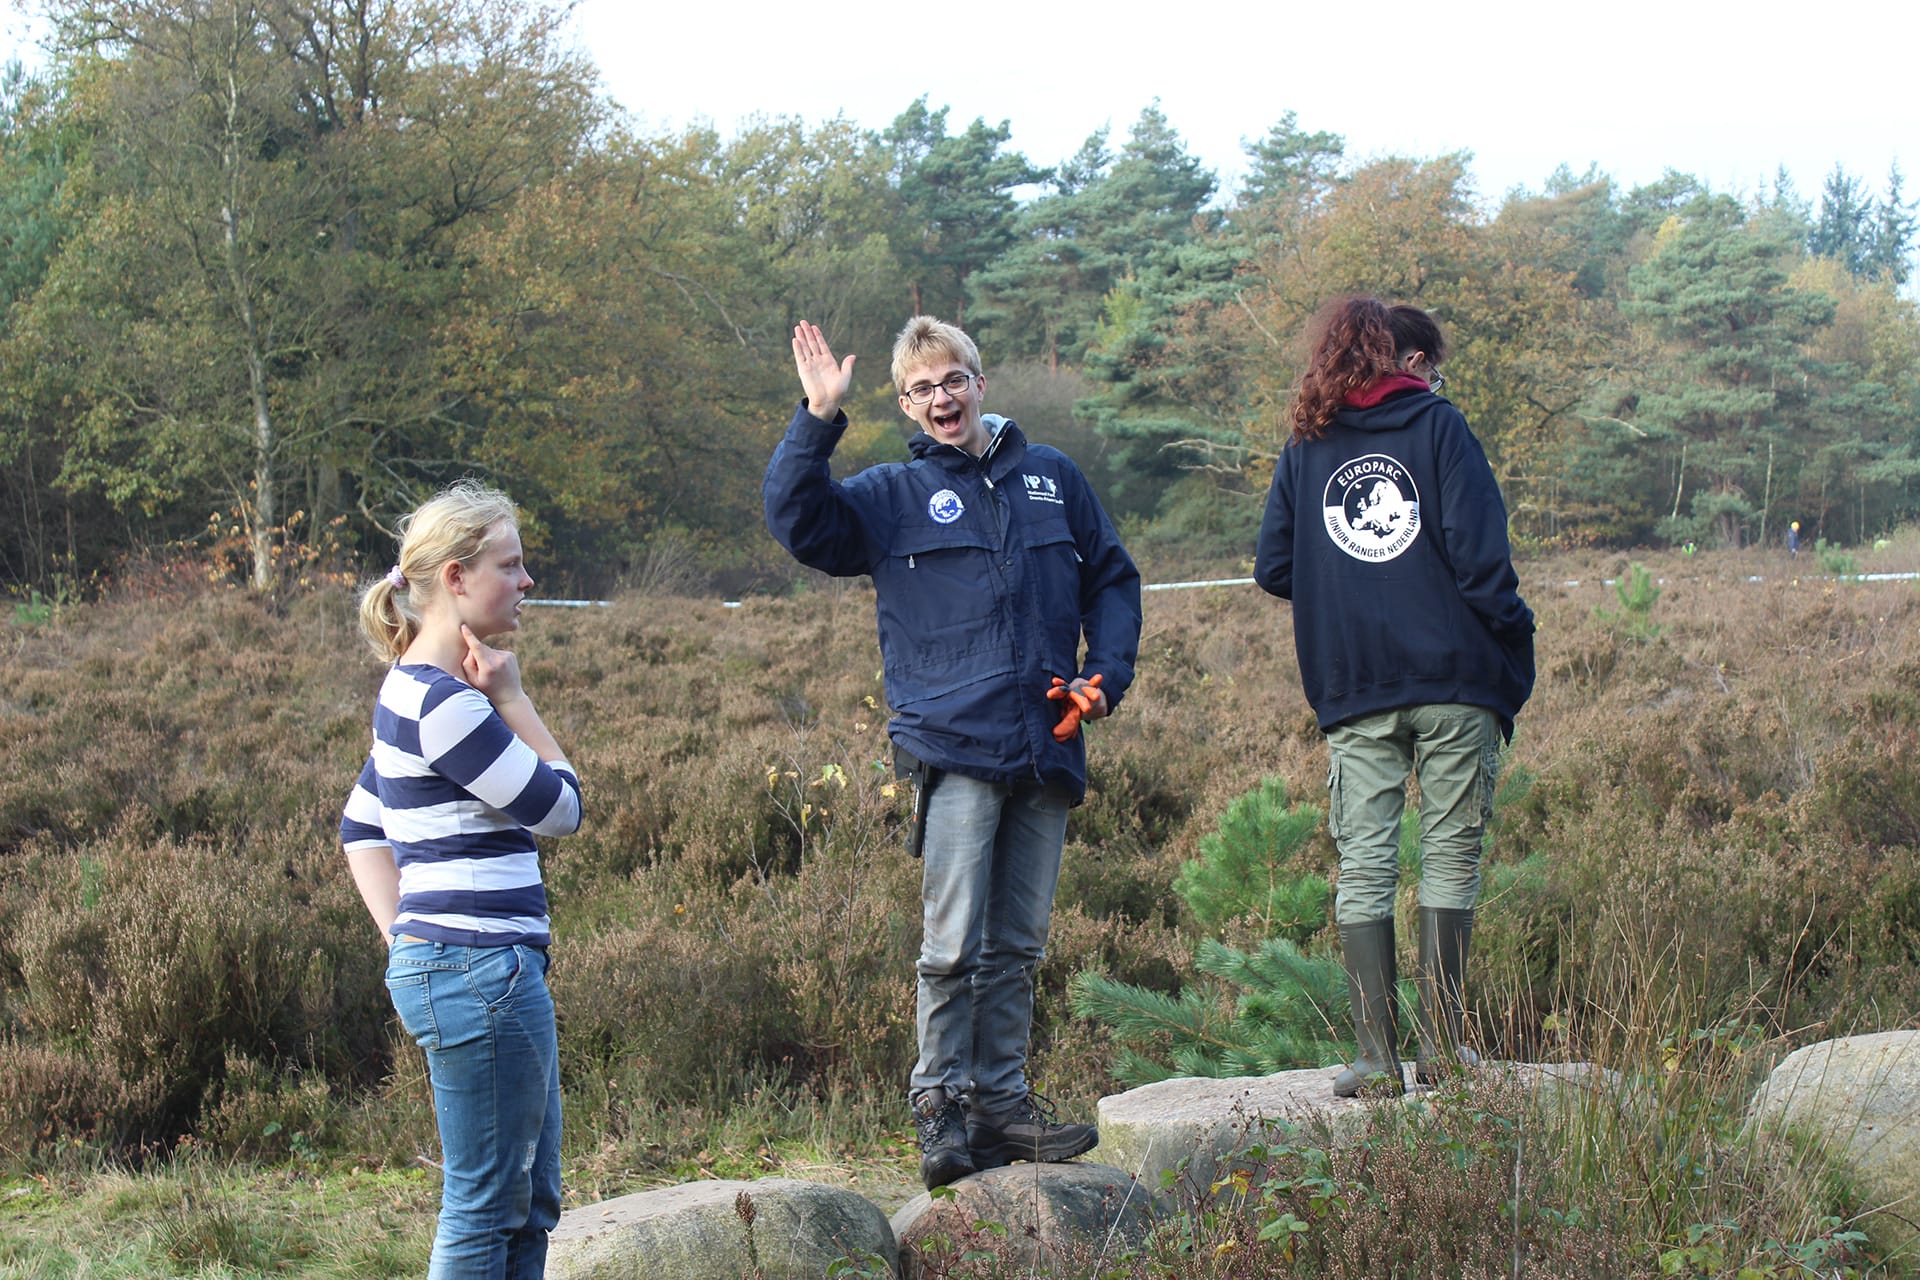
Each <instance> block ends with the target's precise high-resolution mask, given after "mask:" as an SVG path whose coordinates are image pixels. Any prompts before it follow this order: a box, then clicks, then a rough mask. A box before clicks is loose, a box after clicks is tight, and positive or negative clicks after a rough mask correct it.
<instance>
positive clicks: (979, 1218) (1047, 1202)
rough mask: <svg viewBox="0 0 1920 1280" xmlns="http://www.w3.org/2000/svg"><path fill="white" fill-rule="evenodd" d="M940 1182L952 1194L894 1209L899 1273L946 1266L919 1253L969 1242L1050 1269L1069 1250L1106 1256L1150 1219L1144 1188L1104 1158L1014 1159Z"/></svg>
mask: <svg viewBox="0 0 1920 1280" xmlns="http://www.w3.org/2000/svg"><path fill="white" fill-rule="evenodd" d="M947 1190H951V1192H952V1195H946V1194H944V1193H943V1194H941V1195H939V1196H938V1197H935V1196H932V1195H927V1194H924V1193H923V1194H921V1195H918V1196H915V1197H914V1198H913V1199H912V1200H909V1201H907V1203H906V1204H905V1205H903V1206H901V1208H900V1211H899V1212H898V1213H896V1214H894V1215H893V1233H894V1236H895V1238H896V1239H898V1240H899V1242H900V1275H901V1278H902V1280H916V1278H917V1277H920V1276H925V1275H943V1274H946V1270H945V1268H944V1266H943V1263H942V1262H941V1261H939V1260H936V1259H930V1258H928V1257H926V1256H924V1255H925V1254H929V1253H930V1254H935V1255H937V1256H938V1259H945V1260H950V1259H954V1258H958V1257H960V1256H961V1255H963V1254H965V1253H968V1252H970V1251H971V1250H974V1249H989V1250H992V1251H993V1252H994V1253H996V1254H998V1255H1000V1256H1001V1257H1003V1258H1004V1259H1006V1260H1007V1263H1008V1265H1009V1266H1013V1267H1017V1268H1021V1269H1023V1271H1024V1269H1026V1268H1034V1267H1038V1268H1039V1269H1040V1270H1041V1273H1042V1274H1055V1275H1057V1274H1061V1272H1062V1270H1063V1266H1062V1264H1064V1263H1067V1262H1069V1261H1070V1260H1073V1259H1075V1256H1076V1254H1077V1255H1079V1256H1080V1257H1083V1258H1091V1257H1098V1256H1100V1255H1102V1254H1104V1255H1105V1256H1106V1257H1107V1258H1108V1259H1109V1260H1111V1259H1112V1258H1113V1257H1114V1256H1116V1255H1117V1254H1118V1253H1119V1252H1120V1250H1121V1249H1123V1248H1126V1247H1127V1246H1130V1245H1137V1244H1139V1243H1140V1242H1141V1241H1143V1240H1145V1239H1146V1236H1147V1232H1148V1231H1149V1230H1150V1229H1151V1227H1152V1223H1153V1196H1152V1195H1151V1194H1150V1192H1149V1189H1148V1188H1146V1187H1143V1186H1139V1185H1137V1184H1135V1183H1134V1181H1133V1179H1131V1178H1129V1177H1128V1176H1127V1175H1126V1174H1125V1173H1122V1172H1121V1171H1120V1170H1118V1169H1112V1168H1108V1167H1107V1166H1106V1165H1103V1164H1085V1163H1081V1162H1078V1161H1075V1162H1072V1163H1066V1164H1013V1165H1008V1166H1006V1167H1005V1168H1003V1169H989V1170H987V1171H986V1172H984V1173H976V1174H973V1175H971V1176H969V1177H965V1178H962V1179H960V1181H958V1182H956V1183H954V1184H953V1185H952V1186H951V1187H950V1188H947ZM980 1223H988V1224H992V1225H990V1226H987V1227H982V1226H980V1225H978V1224H980ZM1003 1229H1004V1230H1003ZM1074 1274H1079V1270H1078V1269H1075V1271H1074Z"/></svg>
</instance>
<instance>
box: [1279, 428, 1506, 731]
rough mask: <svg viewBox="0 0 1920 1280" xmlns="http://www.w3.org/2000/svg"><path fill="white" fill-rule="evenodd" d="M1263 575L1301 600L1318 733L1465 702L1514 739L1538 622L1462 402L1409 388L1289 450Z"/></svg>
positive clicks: (1299, 615) (1298, 643) (1298, 623)
mask: <svg viewBox="0 0 1920 1280" xmlns="http://www.w3.org/2000/svg"><path fill="white" fill-rule="evenodd" d="M1253 573H1254V578H1255V580H1256V581H1258V582H1259V584H1260V585H1261V586H1262V587H1263V588H1265V589H1266V590H1268V591H1270V592H1272V593H1273V594H1274V595H1276V596H1279V597H1281V598H1282V599H1284V600H1291V601H1293V606H1294V607H1293V639H1294V649H1295V652H1296V653H1297V654H1298V656H1299V661H1300V680H1301V683H1302V684H1303V685H1305V687H1306V692H1307V701H1308V702H1309V703H1310V704H1312V706H1313V710H1314V714H1315V715H1316V716H1317V717H1318V718H1319V721H1320V727H1321V728H1323V729H1326V728H1330V727H1332V726H1333V725H1336V724H1339V723H1341V722H1342V721H1346V720H1351V719H1353V718H1354V717H1356V716H1362V715H1367V714H1369V713H1371V712H1375V711H1388V710H1392V709H1394V708H1396V707H1411V706H1422V705H1426V704H1430V703H1436V702H1463V703H1467V704H1469V705H1472V706H1479V707H1487V708H1489V709H1491V710H1492V711H1493V712H1495V713H1496V714H1497V715H1498V716H1499V717H1500V729H1501V732H1502V733H1503V734H1504V735H1506V736H1508V737H1511V736H1512V734H1513V718H1514V716H1515V715H1517V714H1518V713H1519V711H1520V708H1521V706H1522V705H1524V704H1525V702H1526V700H1527V697H1528V695H1529V694H1530V693H1532V691H1533V613H1532V611H1531V610H1529V609H1528V608H1527V606H1526V604H1525V603H1524V602H1523V601H1522V600H1521V599H1520V579H1519V577H1518V575H1517V574H1515V573H1514V569H1513V556H1512V551H1511V548H1510V547H1509V545H1508V542H1507V509H1506V504H1505V503H1503V502H1502V501H1501V500H1500V489H1499V487H1498V485H1496V484H1495V483H1494V479H1493V469H1492V468H1491V467H1489V466H1488V465H1487V456H1486V454H1485V453H1483V452H1482V451H1481V448H1480V442H1479V441H1478V440H1476V439H1474V438H1473V433H1472V432H1471V431H1470V430H1468V429H1467V420H1466V419H1465V418H1463V417H1461V416H1460V411H1459V410H1458V409H1456V408H1454V407H1453V405H1452V403H1450V402H1449V401H1447V400H1443V399H1441V398H1440V397H1439V396H1437V395H1434V394H1433V393H1431V392H1428V391H1405V392H1400V393H1397V394H1394V395H1391V396H1389V397H1388V398H1387V399H1386V400H1384V401H1383V402H1381V403H1380V404H1378V405H1375V406H1374V407H1372V408H1369V409H1355V408H1346V409H1342V410H1341V411H1340V412H1339V413H1338V414H1336V415H1335V417H1334V420H1333V422H1332V423H1331V424H1330V425H1329V426H1328V427H1327V429H1326V432H1325V433H1324V434H1323V435H1322V436H1321V437H1320V438H1319V439H1317V440H1306V441H1298V442H1295V443H1291V444H1289V445H1288V446H1287V447H1286V448H1285V449H1283V450H1281V452H1280V461H1279V464H1278V465H1277V466H1276V467H1275V468H1274V473H1273V488H1272V489H1271V490H1270V491H1269V492H1268V494H1267V510H1266V516H1265V518H1264V519H1263V520H1262V522H1261V525H1260V545H1259V549H1258V551H1257V553H1256V555H1255V557H1254V569H1253Z"/></svg>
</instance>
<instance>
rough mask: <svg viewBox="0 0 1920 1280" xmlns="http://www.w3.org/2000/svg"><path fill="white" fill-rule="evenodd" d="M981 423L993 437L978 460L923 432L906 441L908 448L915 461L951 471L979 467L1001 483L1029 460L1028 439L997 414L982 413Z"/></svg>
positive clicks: (964, 451) (1014, 425)
mask: <svg viewBox="0 0 1920 1280" xmlns="http://www.w3.org/2000/svg"><path fill="white" fill-rule="evenodd" d="M980 421H981V422H983V423H985V424H986V426H987V430H988V431H991V432H992V433H993V434H992V436H991V437H989V438H988V440H987V448H986V451H985V452H984V453H982V454H981V455H980V456H979V457H978V458H976V457H974V456H973V455H972V454H970V453H968V452H967V451H966V450H965V449H962V448H959V447H958V446H957V445H950V444H942V443H941V442H940V441H938V440H935V439H934V438H933V437H932V436H930V435H928V434H927V433H926V432H924V431H916V432H914V433H913V439H911V440H909V441H907V449H908V450H909V451H910V452H911V453H912V454H913V456H914V457H915V458H916V459H925V460H926V461H928V462H937V463H939V464H940V465H941V466H943V467H945V468H946V469H947V470H949V471H964V470H966V469H967V468H969V467H976V466H977V467H980V468H981V469H983V470H984V471H985V472H986V473H987V478H988V479H990V480H992V481H993V482H994V483H995V484H999V483H1000V482H1001V481H1002V480H1004V479H1005V478H1006V477H1007V475H1008V473H1010V472H1011V471H1013V470H1014V468H1016V467H1018V466H1019V465H1020V464H1021V463H1022V462H1023V461H1025V460H1026V456H1027V437H1026V435H1025V434H1024V433H1023V432H1022V431H1021V430H1020V427H1019V425H1018V424H1017V423H1015V422H1014V420H1013V419H1012V418H1003V417H1001V416H1000V415H999V414H997V413H983V414H981V415H980Z"/></svg>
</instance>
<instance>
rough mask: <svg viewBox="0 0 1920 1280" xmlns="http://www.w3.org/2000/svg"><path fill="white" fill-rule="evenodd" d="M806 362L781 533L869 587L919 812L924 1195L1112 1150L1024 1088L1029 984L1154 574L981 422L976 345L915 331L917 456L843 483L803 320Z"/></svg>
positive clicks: (830, 371)
mask: <svg viewBox="0 0 1920 1280" xmlns="http://www.w3.org/2000/svg"><path fill="white" fill-rule="evenodd" d="M793 357H794V364H795V366H796V367H797V369H798V370H799V374H800V384H801V388H802V390H803V391H804V392H805V393H806V398H805V399H804V400H802V401H801V403H800V408H799V410H798V412H796V413H795V414H794V417H793V422H792V423H791V424H790V425H789V426H788V428H787V434H786V437H785V438H784V439H783V440H782V441H781V442H780V445H779V447H778V448H777V449H775V450H774V454H773V459H772V461H771V462H769V463H768V465H767V475H766V482H765V485H764V488H763V497H764V499H765V502H766V516H767V527H768V529H770V530H771V531H772V533H773V535H774V537H775V538H776V539H778V540H779V542H780V544H781V545H782V546H783V547H785V548H786V549H787V550H788V551H789V552H790V553H792V555H793V557H794V558H795V559H797V560H799V561H800V562H801V563H802V564H805V565H809V566H811V567H813V568H815V569H819V570H821V571H822V572H825V573H830V574H834V575H836V576H840V577H853V576H857V575H861V574H869V575H871V576H872V578H873V585H874V593H875V597H876V605H877V613H878V620H879V628H880V651H881V656H882V659H883V661H884V670H885V675H886V691H887V701H888V703H889V705H890V706H891V707H892V709H893V719H892V722H891V723H890V724H889V726H888V734H889V736H890V737H891V738H892V739H893V744H894V752H895V756H896V763H897V765H898V766H899V767H901V769H902V771H903V773H906V772H910V773H911V774H912V776H913V777H914V778H915V781H916V783H917V784H918V787H919V796H918V800H919V806H920V807H921V811H923V813H924V817H923V819H922V820H921V821H920V822H919V824H918V825H917V826H916V827H915V829H914V836H913V838H914V839H915V840H917V841H918V842H919V843H920V845H921V848H922V851H923V853H924V858H925V867H924V872H923V876H924V879H923V885H922V893H921V907H922V915H923V923H924V925H925V936H924V939H923V941H922V944H921V950H920V959H919V963H918V965H917V966H916V967H917V971H918V975H919V982H918V1015H917V1028H918V1034H919V1047H920V1057H919V1061H918V1063H917V1064H916V1065H915V1067H914V1070H913V1077H912V1080H911V1082H910V1085H909V1097H910V1099H911V1100H912V1104H913V1113H914V1124H915V1128H916V1129H917V1131H918V1134H919V1138H920V1149H921V1161H920V1176H921V1180H922V1181H924V1182H925V1183H926V1185H927V1187H928V1188H929V1189H931V1188H934V1187H939V1186H944V1185H946V1184H947V1183H949V1182H952V1181H954V1180H955V1179H957V1178H961V1177H964V1176H966V1175H967V1174H969V1173H973V1172H974V1171H976V1170H978V1169H987V1168H995V1167H997V1166H999V1165H1004V1164H1007V1163H1009V1162H1010V1161H1013V1160H1066V1159H1071V1158H1072V1157H1074V1156H1077V1155H1080V1154H1082V1153H1084V1152H1086V1151H1088V1150H1090V1149H1091V1148H1092V1147H1093V1146H1094V1144H1095V1143H1097V1142H1098V1141H1099V1134H1098V1133H1097V1132H1096V1131H1095V1130H1094V1128H1093V1126H1092V1125H1085V1124H1062V1123H1059V1122H1057V1121H1055V1119H1054V1117H1053V1108H1052V1106H1051V1104H1049V1103H1048V1102H1047V1101H1046V1099H1044V1098H1042V1097H1040V1096H1039V1095H1038V1094H1035V1093H1034V1092H1032V1091H1031V1090H1030V1089H1029V1088H1028V1087H1027V1081H1026V1071H1025V1069H1026V1060H1027V1041H1028V1033H1029V1031H1030V1029H1031V1025H1032V1022H1033V979H1034V970H1035V969H1036V968H1037V966H1038V965H1039V962H1040V958H1041V955H1042V954H1043V952H1044V950H1045V947H1046V941H1047V926H1048V919H1049V917H1050V916H1051V914H1052V910H1053V894H1054V889H1055V886H1056V884H1057V883H1058V880H1059V874H1060V851H1061V847H1062V845H1063V844H1064V843H1065V839H1066V827H1067V810H1068V809H1069V808H1070V807H1071V806H1073V805H1076V804H1078V803H1080V801H1081V799H1082V798H1083V797H1084V795H1085V793H1086V787H1087V772H1086V748H1085V745H1084V742H1083V740H1082V738H1081V737H1080V735H1079V734H1078V733H1077V731H1075V726H1076V721H1077V719H1078V718H1085V719H1098V718H1099V717H1102V716H1105V715H1107V714H1109V713H1110V712H1111V711H1112V710H1113V708H1114V707H1115V706H1117V705H1118V703H1119V701H1120V699H1121V697H1122V696H1123V695H1124V694H1125V692H1126V690H1127V686H1128V685H1129V684H1131V683H1132V681H1133V664H1134V659H1135V656H1136V653H1137V651H1138V649H1139V643H1140V575H1139V572H1138V571H1137V570H1136V569H1135V568H1134V565H1133V561H1132V559H1131V558H1129V557H1128V555H1127V552H1126V549H1125V548H1124V547H1122V546H1121V545H1120V540H1119V538H1118V536H1117V535H1116V534H1115V533H1114V530H1113V525H1112V523H1111V522H1110V521H1108V519H1107V516H1106V513H1105V512H1104V511H1103V510H1102V509H1101V507H1100V503H1099V501H1098V500H1097V499H1096V498H1095V497H1094V495H1093V491H1092V489H1091V488H1089V487H1088V485H1087V482H1086V478H1085V477H1084V476H1082V475H1081V474H1080V471H1079V468H1077V467H1075V466H1074V464H1073V462H1072V460H1070V459H1069V458H1068V457H1067V456H1066V455H1065V454H1063V453H1061V452H1059V451H1058V450H1056V449H1052V448H1049V447H1047V446H1045V445H1039V444H1029V443H1028V441H1027V439H1026V437H1025V436H1024V435H1022V434H1021V432H1020V429H1019V428H1018V427H1017V426H1015V425H1014V424H1013V422H1011V421H1010V420H1008V419H1005V418H1001V417H999V416H997V415H994V414H986V413H983V412H982V411H981V406H982V404H983V402H984V400H985V397H986V390H987V380H986V378H985V376H984V375H982V373H981V371H980V354H979V351H978V350H977V349H976V348H975V346H974V344H973V340H972V339H971V338H969V337H968V336H967V335H966V334H965V333H963V332H962V331H961V330H959V329H958V328H956V327H954V326H953V325H950V324H944V323H941V322H940V321H937V320H934V319H932V318H930V317H926V316H916V317H915V318H914V319H913V320H912V321H911V322H909V323H908V325H907V327H906V328H905V329H903V330H902V331H901V333H900V336H899V338H898V339H897V340H896V341H895V343H894V350H893V381H894V386H895V388H896V390H897V391H898V393H899V403H900V410H901V412H902V413H904V414H906V415H907V417H908V418H909V419H911V420H912V421H913V422H914V423H915V424H916V425H917V426H918V427H919V428H920V433H919V434H918V435H916V436H915V437H914V438H913V439H912V441H911V442H910V443H909V445H908V448H909V451H910V452H911V453H912V455H913V457H912V460H911V461H908V462H903V463H887V464H884V465H881V466H876V467H870V468H868V469H867V470H865V471H862V472H861V473H859V474H858V475H856V476H853V477H851V478H849V479H848V480H846V481H845V482H841V483H836V482H835V481H834V480H833V478H832V476H831V474H830V473H829V470H828V460H829V458H831V456H832V454H833V450H834V446H835V445H837V444H838V443H839V440H840V436H841V434H842V433H843V432H844V431H845V430H846V426H847V418H846V415H845V414H844V413H842V412H841V411H840V406H841V404H842V403H843V402H844V401H845V399H846V396H847V392H848V389H849V388H850V387H851V386H852V382H853V365H854V359H855V358H854V357H853V356H851V355H849V356H848V357H847V358H846V359H845V360H844V361H836V360H835V358H834V355H833V352H832V350H831V349H830V348H829V347H828V345H827V342H826V339H825V338H824V337H823V336H822V334H821V332H820V330H819V328H818V327H817V326H815V325H812V324H807V323H802V324H800V325H798V326H796V327H795V328H794V331H793ZM1083 636H1084V638H1085V641H1086V656H1085V659H1084V660H1082V659H1081V658H1080V644H1081V639H1082V637H1083ZM1067 706H1071V707H1072V708H1073V711H1074V713H1077V714H1067V715H1063V714H1062V709H1063V708H1064V707H1067Z"/></svg>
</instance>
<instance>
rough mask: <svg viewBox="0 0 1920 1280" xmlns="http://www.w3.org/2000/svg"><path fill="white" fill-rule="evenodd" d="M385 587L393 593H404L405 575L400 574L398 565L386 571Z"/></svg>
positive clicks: (405, 586) (405, 587) (405, 585)
mask: <svg viewBox="0 0 1920 1280" xmlns="http://www.w3.org/2000/svg"><path fill="white" fill-rule="evenodd" d="M387 585H388V586H390V587H392V588H393V589H394V590H395V591H405V590H406V589H407V575H406V574H404V573H402V572H400V566H399V565H395V566H393V568H391V569H389V570H387Z"/></svg>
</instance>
